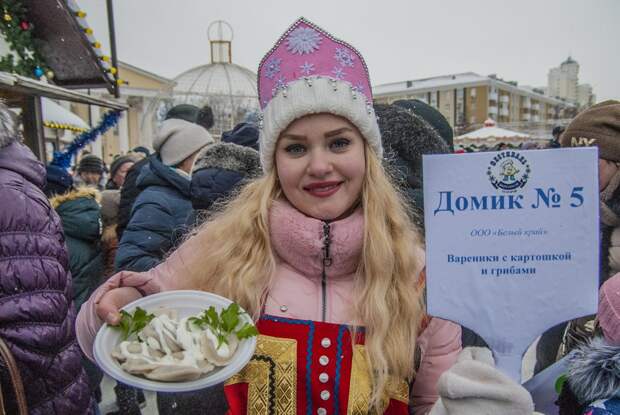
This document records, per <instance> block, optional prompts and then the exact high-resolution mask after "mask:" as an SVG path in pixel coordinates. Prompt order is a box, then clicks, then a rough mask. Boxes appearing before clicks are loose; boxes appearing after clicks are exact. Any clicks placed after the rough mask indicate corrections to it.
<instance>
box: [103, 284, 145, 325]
mask: <svg viewBox="0 0 620 415" xmlns="http://www.w3.org/2000/svg"><path fill="white" fill-rule="evenodd" d="M138 298H142V294H140V292H139V291H138V290H136V289H135V288H133V287H120V288H113V289H111V290H110V291H108V292H107V293H105V294H104V295H103V296H102V297H101V298H100V299H99V301H98V302H97V303H96V305H95V311H96V312H97V315H98V316H99V318H100V319H102V320H103V321H105V322H106V323H108V324H110V325H112V326H116V325H117V324H118V323H120V321H121V315H120V309H121V308H122V307H124V306H126V305H127V304H129V303H131V302H132V301H134V300H137V299H138Z"/></svg>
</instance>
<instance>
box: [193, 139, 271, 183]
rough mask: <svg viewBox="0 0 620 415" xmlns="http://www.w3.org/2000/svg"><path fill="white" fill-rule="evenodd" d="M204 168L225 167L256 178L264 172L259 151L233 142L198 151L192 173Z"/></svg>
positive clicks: (224, 168) (217, 144)
mask: <svg viewBox="0 0 620 415" xmlns="http://www.w3.org/2000/svg"><path fill="white" fill-rule="evenodd" d="M202 169H223V170H229V171H235V172H239V173H242V174H243V175H244V176H246V177H248V178H256V177H258V176H260V175H261V174H262V173H263V170H262V168H261V165H260V158H259V155H258V152H257V151H256V150H254V149H252V148H250V147H244V146H240V145H238V144H233V143H216V144H213V145H210V146H207V147H206V148H205V149H204V150H202V151H201V152H200V153H198V156H197V157H196V162H195V163H194V168H193V169H192V174H195V173H196V171H198V170H202Z"/></svg>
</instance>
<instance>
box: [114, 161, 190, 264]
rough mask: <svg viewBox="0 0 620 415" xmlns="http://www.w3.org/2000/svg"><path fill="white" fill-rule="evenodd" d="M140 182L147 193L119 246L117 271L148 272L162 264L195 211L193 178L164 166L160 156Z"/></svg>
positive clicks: (137, 203) (137, 204)
mask: <svg viewBox="0 0 620 415" xmlns="http://www.w3.org/2000/svg"><path fill="white" fill-rule="evenodd" d="M136 183H137V186H138V188H141V189H143V190H142V193H140V195H139V196H138V198H137V199H136V201H135V203H134V205H133V207H132V209H131V219H130V220H129V223H128V224H127V228H126V229H125V232H124V233H123V237H122V238H121V241H120V244H119V246H118V251H117V253H116V258H115V263H114V265H115V268H116V271H121V270H130V271H147V270H149V269H151V268H153V267H154V266H156V265H157V264H159V263H160V262H161V261H162V260H163V258H164V255H165V254H166V252H168V251H169V250H170V248H172V238H173V234H174V231H175V230H176V229H177V228H180V227H183V226H184V225H185V221H186V219H187V217H188V215H189V213H190V212H191V210H192V204H191V201H190V197H189V184H190V182H189V179H188V178H186V177H183V176H182V175H180V174H179V173H178V172H176V171H175V170H174V169H173V168H171V167H168V166H166V165H164V164H163V163H162V162H161V160H160V159H159V155H158V154H154V155H152V156H151V157H149V163H148V165H146V166H144V168H143V169H142V171H141V172H140V175H139V176H138V180H137V182H136Z"/></svg>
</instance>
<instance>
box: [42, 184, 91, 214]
mask: <svg viewBox="0 0 620 415" xmlns="http://www.w3.org/2000/svg"><path fill="white" fill-rule="evenodd" d="M82 197H89V198H91V199H95V200H96V201H97V203H101V193H100V192H99V190H97V189H95V188H94V187H88V186H80V187H78V188H77V189H74V190H71V191H70V192H67V193H65V194H62V195H58V196H54V197H52V198H51V199H50V204H51V205H52V207H53V208H54V209H56V208H57V207H58V206H60V205H62V204H63V203H65V202H69V201H71V200H76V199H80V198H82Z"/></svg>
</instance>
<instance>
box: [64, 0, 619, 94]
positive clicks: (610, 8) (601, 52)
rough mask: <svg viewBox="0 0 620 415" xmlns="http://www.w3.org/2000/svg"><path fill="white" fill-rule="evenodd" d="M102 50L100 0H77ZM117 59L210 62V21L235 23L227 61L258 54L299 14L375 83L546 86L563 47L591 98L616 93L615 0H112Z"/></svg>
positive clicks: (167, 66) (171, 66)
mask: <svg viewBox="0 0 620 415" xmlns="http://www.w3.org/2000/svg"><path fill="white" fill-rule="evenodd" d="M76 1H77V2H78V4H80V6H81V7H82V8H83V9H84V10H85V11H86V12H87V13H88V16H87V17H86V19H87V20H88V22H89V24H90V25H91V26H92V27H93V30H94V31H95V32H94V33H95V36H96V37H97V38H98V40H99V41H100V42H101V43H102V44H103V45H104V49H105V50H108V47H109V37H108V26H107V17H106V7H105V3H106V2H105V1H104V0H76ZM114 8H115V9H114V12H115V18H116V37H117V48H118V55H119V59H120V60H122V61H125V62H127V63H130V64H132V65H135V66H138V67H140V68H143V69H145V70H147V71H151V72H154V73H156V74H159V75H162V76H165V77H169V78H174V77H175V76H176V75H178V74H180V73H181V72H183V71H185V70H187V69H190V68H192V67H194V66H198V65H202V64H206V63H209V60H210V57H209V43H208V39H207V26H208V25H209V23H211V22H212V21H215V20H226V21H227V22H229V23H230V24H231V25H232V26H233V28H234V41H233V62H235V63H237V64H240V65H243V66H245V67H247V68H249V69H251V70H253V71H256V67H257V65H258V62H259V61H260V59H261V58H262V56H263V55H264V53H266V52H267V51H268V50H269V48H270V47H271V46H272V45H273V43H274V42H275V41H276V40H277V38H278V37H279V36H280V35H281V34H282V32H284V31H285V30H286V29H287V28H288V26H289V25H290V24H291V23H292V22H293V21H294V20H295V19H296V18H297V17H299V16H304V17H306V18H308V19H309V20H311V21H313V22H314V23H316V24H317V25H319V26H321V27H322V28H324V29H326V30H327V31H329V32H331V33H332V34H333V35H335V36H336V37H339V38H341V39H343V40H346V41H348V42H349V43H351V44H352V45H353V46H355V47H356V48H357V49H358V50H360V52H361V53H362V54H363V55H364V58H365V59H366V63H367V64H368V67H369V69H370V75H371V81H372V83H373V85H377V84H381V83H386V82H396V81H403V80H408V79H418V78H425V77H431V76H437V75H445V74H451V73H458V72H467V71H473V72H477V73H479V74H481V75H488V74H491V73H496V74H497V75H498V76H500V77H502V78H504V79H505V80H515V81H518V82H519V84H520V85H532V86H546V84H547V73H548V71H549V69H550V68H551V67H554V66H558V65H559V64H560V63H561V62H562V61H563V60H564V59H566V57H567V56H568V55H569V53H570V54H571V55H572V57H573V58H574V59H576V60H577V61H578V62H579V64H580V73H579V82H580V83H589V84H591V85H592V86H593V88H594V93H595V94H596V95H597V100H598V101H601V100H604V99H609V98H614V99H620V24H619V22H620V0H589V1H584V0H512V1H505V0H450V1H448V0H445V1H441V0H437V1H430V0H426V1H418V0H375V1H366V0H356V1H353V0H350V1H338V0H328V1H323V0H305V1H299V0H288V1H284V0H280V1H277V0H261V1H241V0H211V1H207V0H174V1H171V0H116V1H115V2H114Z"/></svg>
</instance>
